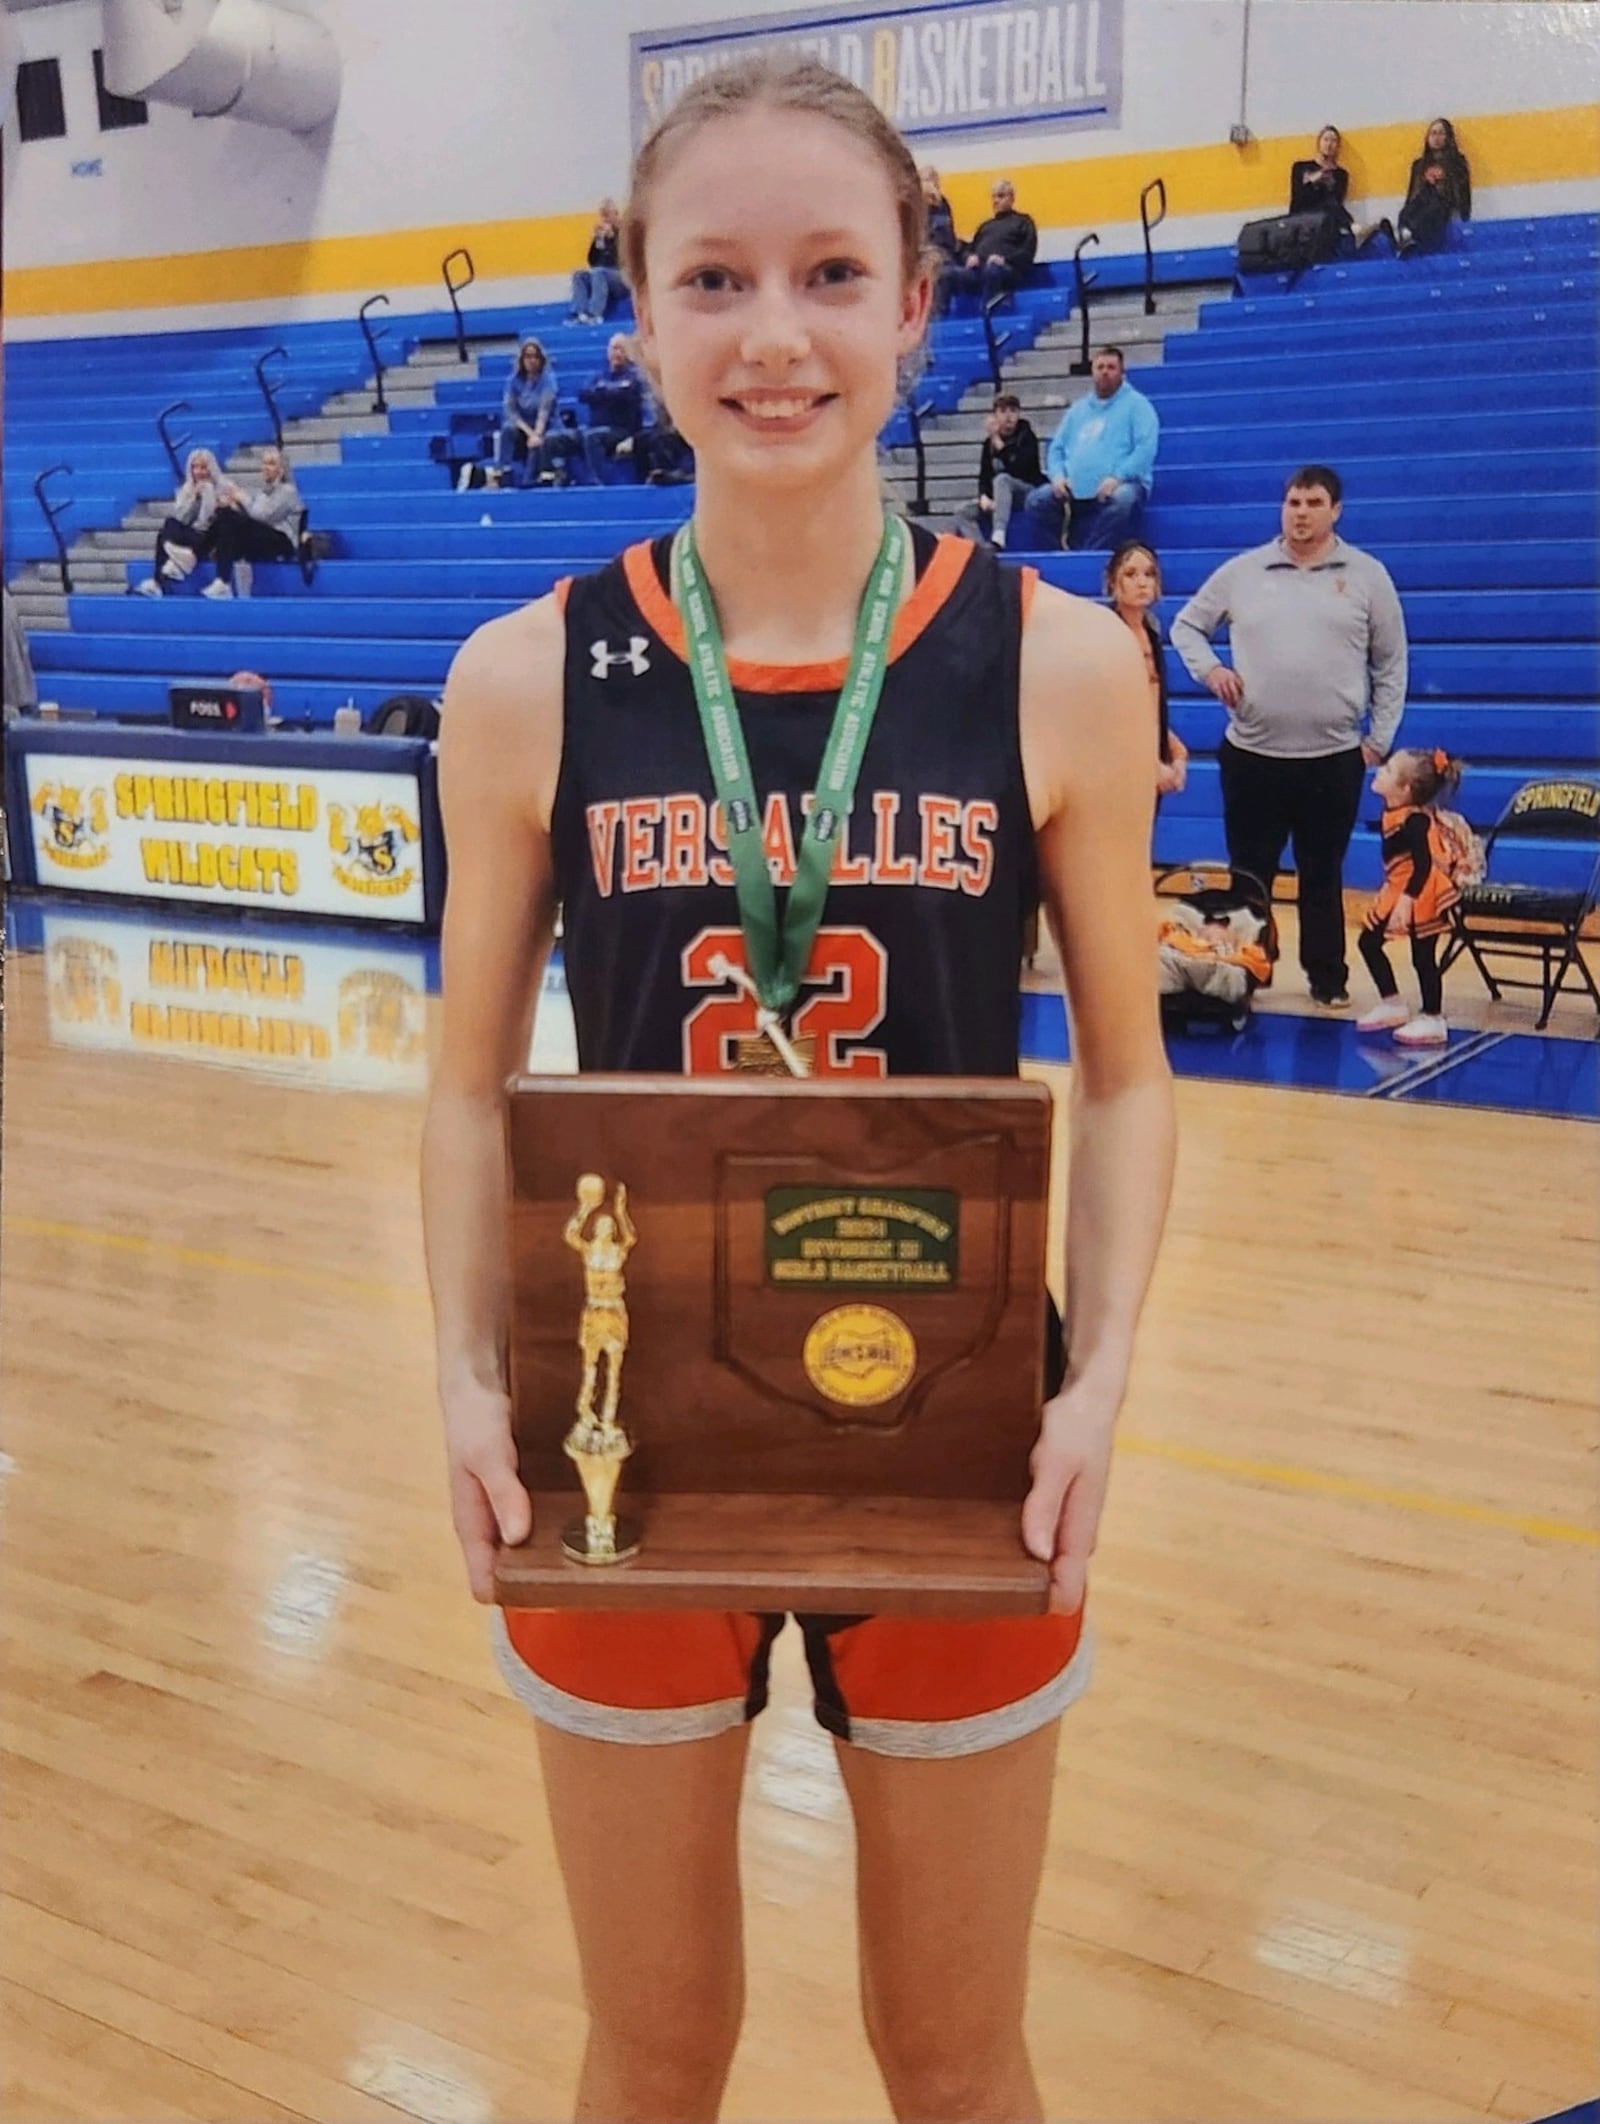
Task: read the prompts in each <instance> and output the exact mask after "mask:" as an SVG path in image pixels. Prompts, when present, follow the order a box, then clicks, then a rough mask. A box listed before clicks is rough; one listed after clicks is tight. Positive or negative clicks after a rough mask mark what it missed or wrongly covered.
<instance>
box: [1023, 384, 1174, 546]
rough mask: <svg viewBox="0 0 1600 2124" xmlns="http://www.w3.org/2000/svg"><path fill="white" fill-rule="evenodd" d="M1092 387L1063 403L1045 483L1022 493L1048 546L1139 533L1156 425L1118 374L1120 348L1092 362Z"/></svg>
mask: <svg viewBox="0 0 1600 2124" xmlns="http://www.w3.org/2000/svg"><path fill="white" fill-rule="evenodd" d="M1092 373H1093V377H1094V388H1093V390H1092V391H1091V392H1090V393H1089V395H1088V396H1087V397H1086V398H1080V399H1079V401H1078V403H1077V404H1076V405H1075V406H1069V407H1068V409H1067V411H1066V413H1065V414H1064V415H1063V417H1062V421H1061V425H1060V427H1059V428H1057V430H1056V432H1055V434H1054V435H1053V436H1052V437H1051V438H1050V448H1049V450H1048V451H1047V453H1046V455H1045V484H1044V485H1043V486H1042V487H1035V488H1034V490H1033V492H1032V493H1031V494H1030V495H1029V496H1028V503H1027V508H1028V517H1029V520H1030V522H1031V523H1032V524H1033V527H1034V530H1035V533H1036V534H1037V535H1038V536H1040V537H1042V538H1043V540H1044V541H1045V543H1046V544H1047V545H1051V546H1053V545H1056V544H1057V543H1058V542H1059V543H1060V544H1061V545H1063V546H1070V547H1071V548H1072V549H1073V551H1074V552H1083V551H1088V550H1090V549H1098V550H1100V551H1108V550H1109V549H1110V548H1112V547H1114V546H1119V545H1121V543H1122V541H1123V540H1124V539H1126V538H1134V537H1136V536H1137V535H1138V530H1139V518H1140V516H1141V515H1142V513H1143V510H1144V505H1145V502H1146V500H1147V498H1148V496H1149V493H1150V489H1151V487H1152V486H1153V485H1154V484H1155V465H1156V442H1157V439H1158V438H1159V436H1160V433H1161V422H1160V420H1159V419H1158V417H1157V415H1156V409H1155V407H1154V406H1153V405H1151V403H1150V401H1149V399H1148V398H1146V397H1145V395H1144V393H1143V392H1142V391H1136V390H1135V389H1134V388H1133V385H1132V384H1131V383H1129V382H1128V381H1127V378H1126V375H1125V373H1124V364H1123V359H1122V349H1121V348H1120V347H1102V348H1101V349H1100V351H1099V353H1098V354H1096V356H1095V357H1094V363H1093V371H1092Z"/></svg>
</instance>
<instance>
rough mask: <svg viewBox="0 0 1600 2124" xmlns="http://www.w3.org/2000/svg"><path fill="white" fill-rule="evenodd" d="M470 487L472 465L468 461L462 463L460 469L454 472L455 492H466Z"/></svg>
mask: <svg viewBox="0 0 1600 2124" xmlns="http://www.w3.org/2000/svg"><path fill="white" fill-rule="evenodd" d="M471 487H472V466H471V464H470V463H468V464H464V465H463V466H462V467H461V470H460V471H459V472H458V473H457V474H456V492H457V493H458V494H466V493H468V492H469V491H470V489H471Z"/></svg>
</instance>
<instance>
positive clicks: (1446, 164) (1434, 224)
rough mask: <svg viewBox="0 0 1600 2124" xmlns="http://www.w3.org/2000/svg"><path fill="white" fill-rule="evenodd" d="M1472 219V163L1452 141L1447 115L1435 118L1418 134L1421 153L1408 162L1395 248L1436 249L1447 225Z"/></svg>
mask: <svg viewBox="0 0 1600 2124" xmlns="http://www.w3.org/2000/svg"><path fill="white" fill-rule="evenodd" d="M1458 217H1459V218H1460V219H1461V220H1462V221H1470V220H1471V219H1472V166H1471V164H1470V163H1469V162H1468V161H1467V158H1466V156H1465V155H1463V154H1462V152H1461V149H1460V148H1459V146H1458V145H1457V144H1456V129H1455V127H1454V126H1453V125H1452V124H1451V123H1450V120H1449V119H1448V118H1435V119H1434V120H1433V122H1432V124H1431V125H1430V126H1429V127H1428V130H1427V132H1426V133H1424V134H1423V136H1422V153H1421V154H1420V155H1419V156H1418V157H1417V159H1416V161H1415V162H1413V163H1412V165H1411V176H1410V178H1409V180H1408V182H1407V184H1406V203H1405V205H1404V206H1403V207H1402V208H1401V209H1400V234H1399V238H1398V242H1397V246H1396V247H1397V249H1398V250H1399V252H1400V255H1401V257H1402V258H1403V257H1404V256H1405V255H1406V253H1407V252H1408V251H1436V250H1438V249H1439V247H1440V245H1441V244H1442V243H1443V242H1444V240H1445V237H1446V235H1447V234H1448V233H1449V229H1450V224H1451V222H1452V221H1453V220H1455V219H1457V218H1458Z"/></svg>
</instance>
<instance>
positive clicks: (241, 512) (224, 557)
mask: <svg viewBox="0 0 1600 2124" xmlns="http://www.w3.org/2000/svg"><path fill="white" fill-rule="evenodd" d="M221 502H222V506H221V507H220V508H219V509H218V511H217V513H216V517H215V518H214V520H213V523H212V530H211V558H212V561H213V562H214V563H215V566H216V570H217V579H216V581H215V582H214V583H208V584H207V585H206V588H205V592H204V595H205V596H207V597H232V596H233V594H234V591H235V588H237V590H238V592H239V594H240V595H241V596H243V597H248V596H249V595H250V590H251V586H252V572H253V571H252V563H254V562H255V561H260V560H293V559H294V556H295V532H296V530H297V529H298V527H299V523H300V512H301V510H302V509H303V508H304V506H305V504H304V503H303V502H302V501H301V499H300V489H299V488H298V487H297V486H296V485H295V483H294V480H293V479H292V478H291V476H290V473H289V467H288V465H287V463H286V462H285V460H284V455H283V452H282V451H281V450H276V449H273V448H272V447H271V446H270V445H269V447H268V448H267V449H265V450H263V451H262V453H261V484H260V486H259V487H258V488H257V489H256V491H255V493H254V494H246V493H245V491H244V489H243V488H242V487H239V486H235V485H234V484H233V482H232V481H229V482H227V483H226V484H225V485H224V487H223V489H222V494H221Z"/></svg>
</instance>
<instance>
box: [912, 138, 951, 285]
mask: <svg viewBox="0 0 1600 2124" xmlns="http://www.w3.org/2000/svg"><path fill="white" fill-rule="evenodd" d="M917 175H918V176H919V177H920V178H921V179H922V197H923V199H924V201H925V202H926V205H927V209H928V245H929V248H930V249H931V250H935V251H937V252H938V254H939V269H940V271H941V272H942V271H943V270H944V268H945V267H946V266H959V265H960V263H961V238H960V237H959V236H958V235H957V234H956V217H955V215H954V213H953V212H952V211H951V207H950V202H949V200H948V199H946V197H945V196H944V193H943V191H942V190H941V189H940V185H939V172H938V171H937V170H936V169H935V168H934V166H933V164H932V163H931V162H925V163H924V164H923V165H922V168H921V169H920V170H919V171H918V172H917Z"/></svg>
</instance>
